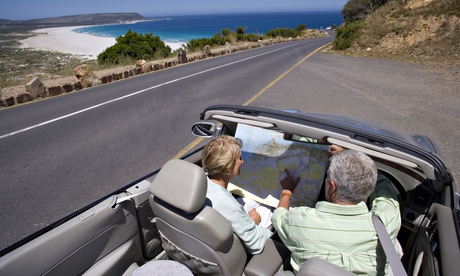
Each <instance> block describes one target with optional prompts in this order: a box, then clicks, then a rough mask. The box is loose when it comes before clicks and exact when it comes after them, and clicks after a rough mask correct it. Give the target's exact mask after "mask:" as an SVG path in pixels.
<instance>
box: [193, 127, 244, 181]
mask: <svg viewBox="0 0 460 276" xmlns="http://www.w3.org/2000/svg"><path fill="white" fill-rule="evenodd" d="M240 148H241V143H240V142H239V141H238V140H237V139H235V138H234V137H232V136H228V135H222V136H219V137H217V138H214V139H213V140H212V141H211V142H209V143H208V144H207V145H206V146H205V147H204V149H203V152H202V153H201V161H202V165H203V169H204V171H205V172H206V173H207V174H208V176H213V175H217V174H223V175H228V174H229V173H230V172H231V171H232V170H233V166H235V160H236V158H238V155H239V153H240Z"/></svg>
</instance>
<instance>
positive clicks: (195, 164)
mask: <svg viewBox="0 0 460 276" xmlns="http://www.w3.org/2000/svg"><path fill="white" fill-rule="evenodd" d="M191 128H192V134H193V135H195V136H198V137H199V138H197V139H203V141H206V140H204V139H210V138H214V137H217V136H219V135H222V134H225V135H231V136H234V137H236V138H237V139H239V140H240V141H241V143H242V155H243V158H244V160H245V163H244V169H243V168H242V171H241V174H240V176H239V177H237V178H235V179H234V182H232V186H231V187H230V186H229V189H231V192H232V193H234V194H235V196H240V197H249V198H252V199H254V200H255V201H258V202H259V203H260V204H265V205H267V206H274V207H276V198H277V197H278V196H279V193H280V189H281V188H280V187H279V180H280V177H281V173H282V171H283V169H284V168H291V169H294V170H296V171H295V174H296V175H298V176H300V177H301V179H302V180H301V183H299V186H298V188H297V189H299V191H300V192H297V190H296V194H298V196H297V197H296V198H292V205H293V206H301V205H307V206H314V204H315V202H316V201H318V200H322V197H323V190H322V189H323V182H324V177H325V173H326V170H327V166H328V155H327V150H328V147H329V145H331V144H334V145H338V146H341V147H343V148H347V149H355V150H358V151H362V152H364V153H366V154H367V155H368V156H369V157H371V158H372V159H373V160H374V162H375V164H376V166H377V168H378V170H379V173H380V174H383V175H384V176H385V177H386V178H387V179H388V180H389V181H390V182H391V184H392V187H393V189H394V191H395V192H396V194H397V196H398V200H399V204H400V214H401V219H402V226H401V229H400V231H399V234H398V237H397V238H398V241H399V242H400V244H401V246H402V248H403V251H404V255H403V257H402V258H401V259H399V258H397V260H396V261H394V260H393V262H392V260H390V267H391V269H392V271H393V273H394V274H395V275H400V274H408V275H458V274H459V269H458V267H459V265H458V264H459V261H460V211H459V203H460V197H459V193H458V192H457V191H456V186H455V182H454V179H453V177H452V174H451V172H450V171H449V169H448V168H447V167H446V165H445V164H444V162H443V160H442V158H441V156H440V153H439V152H438V150H437V148H436V147H435V145H434V144H433V143H432V141H431V140H430V139H429V138H427V137H426V136H423V135H405V134H404V135H403V134H401V133H398V132H396V131H394V130H392V129H390V128H387V127H384V126H380V125H376V124H373V123H370V122H366V121H361V120H356V119H351V118H344V117H338V116H330V115H323V114H304V113H300V112H297V111H295V110H283V111H279V110H271V109H265V108H256V107H249V106H232V105H220V106H211V107H208V108H206V109H205V110H204V111H203V112H202V113H201V114H200V118H197V123H196V124H194V125H193V126H191ZM201 144H203V143H201ZM201 150H202V148H199V149H197V150H194V151H193V152H189V153H188V154H186V155H184V156H183V157H182V158H180V159H174V160H170V161H168V162H167V163H166V164H165V165H164V166H163V167H162V168H161V169H159V170H156V171H154V172H152V173H151V174H149V175H146V176H144V177H142V178H140V179H139V180H137V181H135V182H133V183H131V184H129V185H127V186H125V187H123V188H120V189H119V190H117V191H115V192H113V193H111V194H109V195H107V196H105V197H104V198H101V199H100V200H98V201H96V202H94V203H93V204H91V205H89V206H86V207H84V208H82V209H81V210H79V211H78V212H75V213H73V214H71V215H69V216H67V217H65V218H63V219H61V220H59V221H57V222H55V223H54V224H52V225H49V226H48V227H46V228H44V229H42V230H41V231H39V232H37V233H35V234H33V235H31V236H29V237H27V238H25V239H24V240H21V241H19V242H18V243H16V244H14V245H12V246H10V247H8V248H6V249H4V250H3V251H1V252H0V275H275V274H276V275H292V273H291V272H290V271H289V270H290V267H289V259H290V256H289V255H290V252H289V250H287V248H286V247H285V246H284V245H283V243H282V242H280V241H279V240H277V239H270V240H269V241H268V242H267V244H266V245H265V248H264V250H263V252H262V253H261V254H257V255H254V256H252V255H250V254H248V252H247V250H246V249H245V247H244V245H243V244H242V242H241V241H240V240H239V239H238V237H237V236H236V235H235V234H234V233H233V232H232V228H231V226H230V223H229V222H228V221H227V220H226V219H225V218H224V217H223V216H221V215H220V214H219V213H218V212H216V211H215V210H214V209H213V208H212V207H210V206H209V205H207V204H206V189H207V186H206V175H205V174H204V171H203V169H202V167H201ZM302 181H303V182H302ZM262 183H264V185H262ZM302 189H303V190H302ZM267 227H270V226H269V225H268V226H267ZM377 233H378V238H379V241H380V243H381V245H382V247H384V249H385V245H384V244H385V243H386V242H385V241H384V239H385V233H381V232H378V231H377ZM275 235H276V233H275ZM385 254H386V255H387V257H388V259H390V256H389V255H391V254H387V250H386V249H385ZM398 262H399V263H398ZM401 265H402V269H399V270H398V269H397V268H396V267H397V266H400V267H401ZM349 274H350V272H347V271H344V270H342V269H340V268H338V267H335V266H334V265H331V264H329V263H327V262H325V261H323V260H320V259H315V258H313V259H310V260H308V261H306V262H305V263H304V264H303V265H302V267H301V268H300V270H299V272H298V273H297V275H349Z"/></svg>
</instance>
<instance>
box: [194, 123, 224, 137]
mask: <svg viewBox="0 0 460 276" xmlns="http://www.w3.org/2000/svg"><path fill="white" fill-rule="evenodd" d="M220 131H221V127H219V126H217V125H216V124H215V123H210V122H198V123H196V124H194V125H193V126H192V134H193V135H195V136H198V137H203V138H213V137H217V136H218V135H220Z"/></svg>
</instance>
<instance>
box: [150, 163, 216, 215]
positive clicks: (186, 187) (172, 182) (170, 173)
mask: <svg viewBox="0 0 460 276" xmlns="http://www.w3.org/2000/svg"><path fill="white" fill-rule="evenodd" d="M207 189H208V186H207V177H206V175H205V173H204V171H203V169H202V168H200V167H199V166H197V165H195V164H193V163H190V162H187V161H184V160H180V159H173V160H170V161H168V162H166V164H165V165H164V166H163V167H162V168H161V170H160V172H159V173H158V174H157V175H156V177H155V178H154V179H153V182H152V185H150V193H152V194H153V195H154V196H155V197H158V198H159V199H161V200H162V201H164V202H166V203H168V204H169V205H171V206H173V207H175V208H178V209H180V210H183V211H185V212H187V213H189V214H191V213H195V212H196V211H198V210H200V208H201V207H202V206H203V203H204V201H205V199H206V192H207Z"/></svg>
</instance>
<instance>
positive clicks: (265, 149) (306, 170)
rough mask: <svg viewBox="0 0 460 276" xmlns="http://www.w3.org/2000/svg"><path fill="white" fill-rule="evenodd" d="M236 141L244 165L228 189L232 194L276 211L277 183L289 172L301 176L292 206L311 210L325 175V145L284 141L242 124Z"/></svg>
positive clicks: (276, 133) (279, 136) (278, 194)
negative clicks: (238, 142)
mask: <svg viewBox="0 0 460 276" xmlns="http://www.w3.org/2000/svg"><path fill="white" fill-rule="evenodd" d="M235 137H236V138H238V139H240V140H241V141H242V143H243V146H242V148H241V151H242V158H243V160H244V164H243V165H242V166H241V171H240V173H241V174H240V176H238V177H236V178H234V179H232V183H230V185H229V186H228V189H229V190H230V191H231V192H232V193H234V194H237V195H240V196H242V197H247V198H250V199H252V200H255V201H257V202H259V203H262V204H264V205H268V206H271V207H276V206H277V205H278V198H279V196H280V194H281V186H280V180H281V179H283V178H284V177H285V172H284V169H288V171H289V172H290V173H291V175H292V177H293V178H296V177H299V176H300V182H299V184H298V185H297V188H296V189H295V191H294V194H293V197H292V200H291V206H292V207H297V206H309V207H314V205H315V203H316V201H317V200H318V196H319V193H320V190H321V186H322V183H323V180H324V174H325V172H326V166H327V162H328V148H329V146H328V145H321V144H316V143H305V142H299V141H291V140H285V139H284V138H283V134H282V133H279V132H276V131H272V130H266V129H261V128H257V127H252V126H248V125H243V124H239V125H238V128H237V131H236V134H235Z"/></svg>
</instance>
